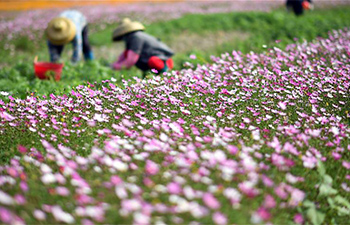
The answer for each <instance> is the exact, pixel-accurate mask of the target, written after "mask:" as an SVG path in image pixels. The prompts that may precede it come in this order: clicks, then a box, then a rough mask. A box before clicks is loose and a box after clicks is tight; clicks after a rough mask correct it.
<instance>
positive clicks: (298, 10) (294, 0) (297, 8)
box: [286, 0, 311, 16]
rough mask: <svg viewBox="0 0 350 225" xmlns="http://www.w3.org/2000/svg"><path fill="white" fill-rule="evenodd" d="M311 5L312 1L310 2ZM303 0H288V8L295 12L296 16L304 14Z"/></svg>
mask: <svg viewBox="0 0 350 225" xmlns="http://www.w3.org/2000/svg"><path fill="white" fill-rule="evenodd" d="M308 2H310V3H311V0H310V1H308ZM302 3H303V0H287V3H286V6H287V8H288V9H291V10H293V12H294V14H295V15H297V16H300V15H302V14H303V13H304V9H303V5H302Z"/></svg>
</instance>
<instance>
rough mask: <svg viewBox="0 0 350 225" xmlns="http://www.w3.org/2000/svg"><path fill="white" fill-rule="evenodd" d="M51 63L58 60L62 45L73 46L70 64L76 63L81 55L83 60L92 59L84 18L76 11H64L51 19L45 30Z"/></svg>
mask: <svg viewBox="0 0 350 225" xmlns="http://www.w3.org/2000/svg"><path fill="white" fill-rule="evenodd" d="M46 36H47V39H48V41H47V44H48V47H49V52H50V60H51V62H56V61H58V60H59V59H60V57H61V53H62V51H63V48H64V45H66V44H68V43H72V44H73V55H72V62H78V61H79V60H80V59H81V55H82V53H83V55H84V58H85V60H92V59H93V58H94V55H93V52H92V50H91V46H90V44H89V41H88V25H87V21H86V18H85V16H84V15H83V14H82V13H81V12H79V11H76V10H66V11H64V12H62V13H61V14H60V15H59V16H58V17H55V18H53V19H52V20H51V21H50V22H49V23H48V25H47V28H46Z"/></svg>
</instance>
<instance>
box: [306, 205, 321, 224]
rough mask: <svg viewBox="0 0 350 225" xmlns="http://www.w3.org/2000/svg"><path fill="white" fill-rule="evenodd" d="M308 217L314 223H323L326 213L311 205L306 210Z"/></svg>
mask: <svg viewBox="0 0 350 225" xmlns="http://www.w3.org/2000/svg"><path fill="white" fill-rule="evenodd" d="M306 216H307V218H308V219H309V220H310V221H311V223H312V224H313V225H321V224H322V223H323V221H324V219H325V215H324V214H323V213H321V212H319V211H317V210H316V208H315V207H311V208H309V209H308V210H307V212H306Z"/></svg>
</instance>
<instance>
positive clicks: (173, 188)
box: [167, 182, 181, 195]
mask: <svg viewBox="0 0 350 225" xmlns="http://www.w3.org/2000/svg"><path fill="white" fill-rule="evenodd" d="M167 189H168V192H169V193H170V194H174V195H178V194H180V193H181V186H180V185H179V184H178V183H175V182H171V183H169V184H168V185H167Z"/></svg>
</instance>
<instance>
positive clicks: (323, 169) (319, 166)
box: [317, 160, 326, 177]
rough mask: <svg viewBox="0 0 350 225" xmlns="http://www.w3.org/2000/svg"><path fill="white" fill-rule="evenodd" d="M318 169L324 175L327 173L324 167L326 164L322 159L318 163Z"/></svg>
mask: <svg viewBox="0 0 350 225" xmlns="http://www.w3.org/2000/svg"><path fill="white" fill-rule="evenodd" d="M317 171H318V173H319V174H320V175H321V176H322V177H323V176H324V175H326V169H325V168H324V165H323V163H322V162H321V161H320V160H318V163H317Z"/></svg>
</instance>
